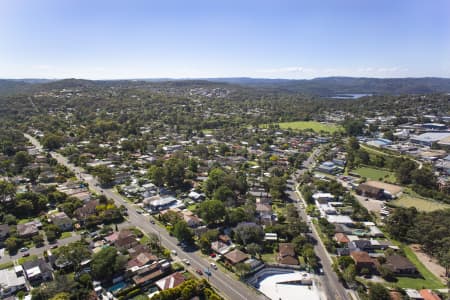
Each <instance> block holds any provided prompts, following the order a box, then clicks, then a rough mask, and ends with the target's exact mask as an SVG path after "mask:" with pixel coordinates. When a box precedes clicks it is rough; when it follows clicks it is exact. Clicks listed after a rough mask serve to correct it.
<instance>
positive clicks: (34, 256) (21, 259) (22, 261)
mask: <svg viewBox="0 0 450 300" xmlns="http://www.w3.org/2000/svg"><path fill="white" fill-rule="evenodd" d="M37 258H38V257H37V255H30V256H27V257H21V258H19V259H18V260H17V262H18V264H19V265H21V264H23V263H24V262H27V261H31V260H35V259H37Z"/></svg>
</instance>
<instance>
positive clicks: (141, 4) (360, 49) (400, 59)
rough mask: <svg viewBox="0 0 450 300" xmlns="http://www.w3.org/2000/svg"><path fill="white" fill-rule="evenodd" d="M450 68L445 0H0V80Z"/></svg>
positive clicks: (377, 73) (449, 13) (449, 9)
mask: <svg viewBox="0 0 450 300" xmlns="http://www.w3.org/2000/svg"><path fill="white" fill-rule="evenodd" d="M335 75H339V76H370V77H406V76H409V77H419V76H440V77H450V1H448V0H420V1H419V0H327V1H324V0H321V1H317V0H311V1H302V0H296V1H287V0H273V1H265V0H259V1H246V0H238V1H235V0H224V1H221V0H204V1H200V0H198V1H197V0H176V1H175V0H164V1H152V0H142V1H138V0H123V1H115V0H72V1H70V0H0V77H1V78H24V77H27V78H31V77H33V78H38V77H39V78H43V77H45V78H68V77H76V78H90V79H115V78H157V77H172V78H189V77H191V78H192V77H231V76H233V77H235V76H249V77H268V78H313V77H321V76H335Z"/></svg>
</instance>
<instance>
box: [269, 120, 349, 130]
mask: <svg viewBox="0 0 450 300" xmlns="http://www.w3.org/2000/svg"><path fill="white" fill-rule="evenodd" d="M278 125H279V126H280V128H281V129H288V128H290V129H293V130H307V129H310V130H313V131H315V132H320V131H324V132H328V133H333V132H337V131H342V130H343V128H342V127H341V126H338V125H336V124H331V123H327V124H325V123H320V122H316V121H296V122H282V123H278Z"/></svg>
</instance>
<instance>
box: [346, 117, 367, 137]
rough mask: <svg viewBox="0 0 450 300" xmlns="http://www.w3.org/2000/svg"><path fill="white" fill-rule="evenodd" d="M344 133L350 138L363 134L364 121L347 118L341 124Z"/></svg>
mask: <svg viewBox="0 0 450 300" xmlns="http://www.w3.org/2000/svg"><path fill="white" fill-rule="evenodd" d="M342 126H343V127H344V130H345V132H346V133H347V134H348V135H351V136H357V135H360V134H362V133H363V129H364V126H365V122H364V120H361V119H350V118H347V119H345V120H344V122H343V123H342Z"/></svg>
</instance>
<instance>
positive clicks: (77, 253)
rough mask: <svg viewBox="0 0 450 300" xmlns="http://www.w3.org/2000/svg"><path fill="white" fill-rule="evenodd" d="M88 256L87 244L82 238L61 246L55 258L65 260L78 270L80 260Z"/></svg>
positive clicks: (89, 254)
mask: <svg viewBox="0 0 450 300" xmlns="http://www.w3.org/2000/svg"><path fill="white" fill-rule="evenodd" d="M90 257H91V253H90V251H89V247H88V244H87V243H86V242H85V241H83V240H81V241H77V242H73V243H70V244H68V245H66V246H61V247H60V248H59V249H58V254H57V260H59V261H67V262H68V263H70V264H71V265H72V266H73V267H74V269H75V270H79V269H80V268H81V262H82V261H84V260H86V259H88V258H90Z"/></svg>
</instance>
